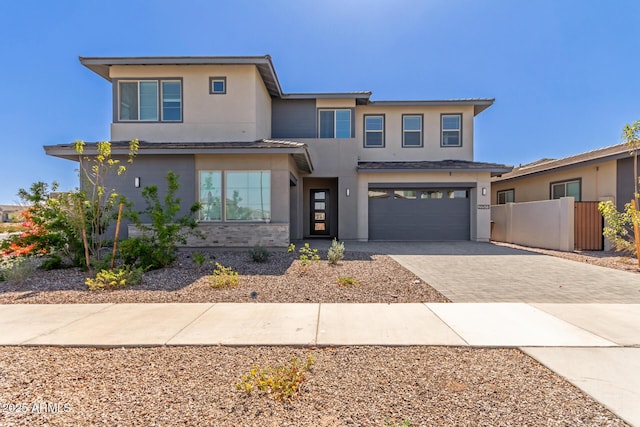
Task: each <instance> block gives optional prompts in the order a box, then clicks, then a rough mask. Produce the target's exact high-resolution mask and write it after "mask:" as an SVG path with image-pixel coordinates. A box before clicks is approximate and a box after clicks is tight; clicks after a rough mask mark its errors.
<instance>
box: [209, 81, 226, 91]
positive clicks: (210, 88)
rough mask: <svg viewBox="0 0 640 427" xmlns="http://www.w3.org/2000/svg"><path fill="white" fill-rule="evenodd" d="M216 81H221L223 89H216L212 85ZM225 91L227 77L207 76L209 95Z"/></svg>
mask: <svg viewBox="0 0 640 427" xmlns="http://www.w3.org/2000/svg"><path fill="white" fill-rule="evenodd" d="M216 82H222V85H223V90H222V91H217V90H215V89H214V87H213V85H214V83H216ZM226 93H227V78H226V77H209V94H210V95H226Z"/></svg>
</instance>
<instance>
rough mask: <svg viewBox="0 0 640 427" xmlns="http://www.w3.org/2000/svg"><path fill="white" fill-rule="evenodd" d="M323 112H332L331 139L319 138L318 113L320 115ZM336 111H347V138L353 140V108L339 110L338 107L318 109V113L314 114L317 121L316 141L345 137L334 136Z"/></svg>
mask: <svg viewBox="0 0 640 427" xmlns="http://www.w3.org/2000/svg"><path fill="white" fill-rule="evenodd" d="M323 111H333V137H326V136H320V132H321V126H320V113H322V112H323ZM338 111H348V112H349V136H348V138H353V116H354V109H353V108H348V107H347V108H339V107H335V108H318V112H317V114H316V117H317V120H318V122H317V123H318V126H317V127H318V132H317V135H318V139H345V137H340V138H338V137H337V136H336V133H337V132H336V130H337V129H336V126H337V123H338V121H337V120H336V113H337V112H338Z"/></svg>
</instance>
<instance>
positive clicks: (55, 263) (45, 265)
mask: <svg viewBox="0 0 640 427" xmlns="http://www.w3.org/2000/svg"><path fill="white" fill-rule="evenodd" d="M62 267H64V264H63V262H62V257H61V256H59V255H57V254H51V255H49V256H48V257H46V258H45V259H44V260H43V261H42V263H41V264H40V267H39V268H40V269H41V270H46V271H49V270H58V269H60V268H62Z"/></svg>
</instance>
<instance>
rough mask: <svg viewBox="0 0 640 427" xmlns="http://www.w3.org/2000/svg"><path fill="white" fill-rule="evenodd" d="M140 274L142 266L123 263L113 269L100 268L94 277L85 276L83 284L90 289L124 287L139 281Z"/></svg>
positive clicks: (140, 279) (140, 278)
mask: <svg viewBox="0 0 640 427" xmlns="http://www.w3.org/2000/svg"><path fill="white" fill-rule="evenodd" d="M142 274H143V270H142V268H139V267H131V266H129V265H123V266H122V267H118V268H115V269H113V270H100V271H99V272H98V273H97V274H96V277H95V278H94V279H92V278H87V280H86V281H85V284H86V285H87V286H88V287H89V290H91V291H97V290H101V289H118V288H124V287H126V286H131V285H137V284H138V283H140V282H141V281H142Z"/></svg>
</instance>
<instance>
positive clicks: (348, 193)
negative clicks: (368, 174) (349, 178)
mask: <svg viewBox="0 0 640 427" xmlns="http://www.w3.org/2000/svg"><path fill="white" fill-rule="evenodd" d="M350 195H351V192H350V191H349V189H348V188H347V197H349V196H350Z"/></svg>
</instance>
